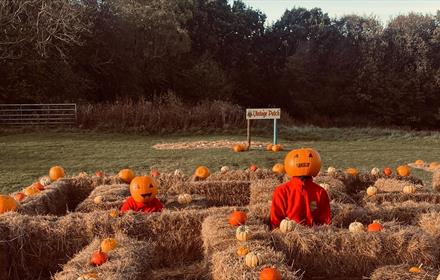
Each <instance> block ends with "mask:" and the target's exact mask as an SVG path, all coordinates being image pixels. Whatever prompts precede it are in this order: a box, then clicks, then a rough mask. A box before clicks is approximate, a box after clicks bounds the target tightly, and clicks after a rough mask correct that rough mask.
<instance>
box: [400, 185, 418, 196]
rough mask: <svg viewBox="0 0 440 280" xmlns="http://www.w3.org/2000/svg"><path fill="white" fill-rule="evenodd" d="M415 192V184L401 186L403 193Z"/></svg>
mask: <svg viewBox="0 0 440 280" xmlns="http://www.w3.org/2000/svg"><path fill="white" fill-rule="evenodd" d="M416 192H417V189H416V187H415V186H412V185H406V186H404V187H403V193H406V194H413V193H416Z"/></svg>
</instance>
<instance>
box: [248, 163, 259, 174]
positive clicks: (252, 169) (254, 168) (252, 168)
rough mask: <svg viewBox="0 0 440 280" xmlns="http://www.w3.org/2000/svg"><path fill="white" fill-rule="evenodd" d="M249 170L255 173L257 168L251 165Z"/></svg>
mask: <svg viewBox="0 0 440 280" xmlns="http://www.w3.org/2000/svg"><path fill="white" fill-rule="evenodd" d="M249 169H250V170H251V171H254V172H255V171H257V169H258V167H257V166H256V165H255V164H252V165H251V167H249Z"/></svg>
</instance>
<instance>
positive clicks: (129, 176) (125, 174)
mask: <svg viewBox="0 0 440 280" xmlns="http://www.w3.org/2000/svg"><path fill="white" fill-rule="evenodd" d="M118 177H119V178H120V179H121V180H122V181H124V182H125V183H127V184H130V183H131V180H133V178H134V177H135V174H134V172H133V170H131V169H128V168H127V169H122V170H121V171H119V173H118Z"/></svg>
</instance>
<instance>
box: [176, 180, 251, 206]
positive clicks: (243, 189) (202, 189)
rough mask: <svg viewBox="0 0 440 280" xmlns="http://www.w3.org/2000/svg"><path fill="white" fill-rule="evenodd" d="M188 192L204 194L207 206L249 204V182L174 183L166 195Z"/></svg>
mask: <svg viewBox="0 0 440 280" xmlns="http://www.w3.org/2000/svg"><path fill="white" fill-rule="evenodd" d="M181 193H189V194H191V195H193V194H197V195H201V196H204V197H205V198H206V199H207V201H208V204H209V206H245V205H248V204H249V198H250V182H244V181H221V182H219V181H199V182H187V183H183V184H179V185H175V186H174V187H173V188H172V189H170V190H169V192H168V195H171V194H181Z"/></svg>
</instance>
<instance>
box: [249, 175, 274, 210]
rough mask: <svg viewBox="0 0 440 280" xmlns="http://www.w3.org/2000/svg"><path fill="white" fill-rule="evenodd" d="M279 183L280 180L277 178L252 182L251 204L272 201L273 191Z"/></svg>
mask: <svg viewBox="0 0 440 280" xmlns="http://www.w3.org/2000/svg"><path fill="white" fill-rule="evenodd" d="M279 185H280V182H279V180H277V179H265V180H256V181H253V182H251V184H250V200H249V205H255V204H260V203H268V202H271V201H272V195H273V192H274V191H275V189H276V188H277V187H278V186H279Z"/></svg>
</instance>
